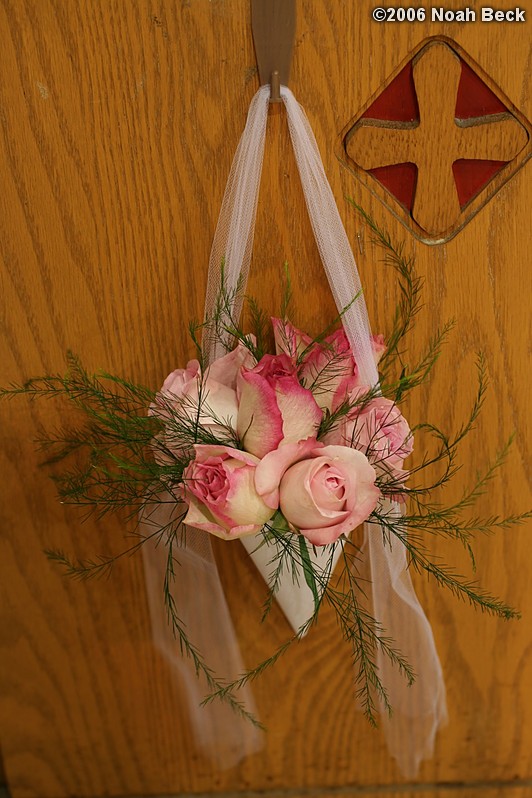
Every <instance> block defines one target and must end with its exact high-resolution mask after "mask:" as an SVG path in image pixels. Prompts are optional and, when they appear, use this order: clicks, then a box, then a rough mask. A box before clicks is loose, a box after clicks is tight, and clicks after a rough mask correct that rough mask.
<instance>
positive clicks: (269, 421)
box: [237, 354, 323, 457]
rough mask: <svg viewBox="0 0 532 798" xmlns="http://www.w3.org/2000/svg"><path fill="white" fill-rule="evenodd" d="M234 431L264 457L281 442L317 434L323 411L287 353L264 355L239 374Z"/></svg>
mask: <svg viewBox="0 0 532 798" xmlns="http://www.w3.org/2000/svg"><path fill="white" fill-rule="evenodd" d="M237 387H238V391H239V407H238V419H237V432H238V435H239V437H240V440H241V442H242V446H243V448H244V449H245V450H246V451H247V452H251V453H252V454H254V455H256V456H257V457H263V456H264V455H265V454H267V453H268V452H271V451H272V450H273V449H276V448H277V447H278V446H279V444H280V443H282V442H283V443H292V442H297V441H299V440H304V439H305V438H308V437H311V436H314V437H315V436H316V434H317V430H318V427H319V425H320V422H321V419H322V416H323V414H322V411H321V410H320V408H319V407H318V405H317V404H316V401H315V399H314V397H313V396H312V393H311V392H310V391H308V390H306V389H305V388H303V386H302V385H301V383H300V382H299V380H298V378H297V370H296V365H295V363H294V362H293V361H292V360H291V359H290V357H289V356H288V355H285V354H282V355H264V357H262V358H261V359H260V361H259V363H258V364H257V365H256V366H255V367H254V368H253V369H246V368H245V367H244V368H242V369H241V372H240V375H239V378H238V384H237Z"/></svg>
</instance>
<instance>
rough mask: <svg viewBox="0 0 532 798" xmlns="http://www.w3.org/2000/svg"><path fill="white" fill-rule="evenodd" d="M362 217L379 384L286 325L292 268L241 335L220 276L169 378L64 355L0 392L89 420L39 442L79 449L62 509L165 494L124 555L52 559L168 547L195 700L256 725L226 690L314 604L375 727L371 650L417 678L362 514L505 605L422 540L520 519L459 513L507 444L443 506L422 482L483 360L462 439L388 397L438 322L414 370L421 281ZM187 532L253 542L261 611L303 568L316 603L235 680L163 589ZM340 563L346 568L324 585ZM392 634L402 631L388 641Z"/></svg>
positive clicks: (443, 448) (421, 368)
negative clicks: (367, 572)
mask: <svg viewBox="0 0 532 798" xmlns="http://www.w3.org/2000/svg"><path fill="white" fill-rule="evenodd" d="M359 210H360V209H359ZM365 219H366V222H367V223H368V224H369V225H370V227H371V230H372V232H373V235H374V239H375V241H376V242H377V243H378V244H380V245H381V246H383V247H384V248H385V250H386V254H387V261H388V263H390V264H391V265H392V266H394V267H395V268H396V270H397V273H398V275H399V280H400V287H401V297H402V298H401V302H400V305H399V307H398V308H397V311H396V314H395V320H394V325H393V329H392V331H391V332H390V335H389V337H388V341H387V343H385V341H384V338H383V336H380V335H379V336H374V337H373V339H372V350H373V355H374V359H375V363H378V364H379V367H380V374H381V384H380V388H377V387H375V386H369V385H366V384H364V382H363V381H362V380H361V378H360V374H359V370H358V366H357V363H356V361H355V359H354V358H353V355H352V352H351V349H350V346H349V343H348V341H347V338H346V335H345V332H344V330H343V328H342V327H341V326H340V327H339V328H338V329H336V330H335V331H333V332H331V328H328V329H327V330H325V331H324V332H323V333H322V334H320V335H318V336H316V337H314V338H312V337H311V336H310V335H308V334H307V333H305V332H302V331H300V330H298V329H297V328H296V327H294V326H293V324H292V323H291V322H290V321H289V320H288V317H287V311H288V306H289V300H290V285H289V275H288V272H287V289H286V294H285V299H284V302H283V307H282V312H281V316H280V317H279V318H274V319H272V320H271V331H270V322H269V320H268V319H267V318H266V317H265V315H264V314H263V312H262V311H261V310H260V309H259V307H258V306H257V304H256V303H255V302H254V301H253V300H248V308H249V316H250V327H251V330H250V331H249V332H248V331H245V330H244V329H242V328H241V326H240V325H239V323H238V322H237V320H235V319H234V318H233V316H232V308H233V307H234V303H235V296H234V295H233V293H232V292H228V291H227V290H226V289H225V288H224V281H223V279H222V288H221V290H220V293H219V295H218V299H217V303H216V308H215V312H214V313H213V316H212V317H211V318H209V319H207V321H206V322H205V323H204V324H201V325H198V324H195V323H193V324H191V327H190V331H191V335H192V339H193V341H194V344H195V346H196V349H197V357H196V359H195V360H191V361H190V362H189V363H188V364H187V365H186V367H185V368H179V369H177V370H175V371H173V372H172V373H171V374H170V375H169V376H168V377H167V378H166V380H165V381H164V384H163V386H162V388H161V389H160V390H159V391H157V392H154V391H151V390H150V389H148V388H145V387H142V386H139V385H136V384H132V383H130V382H127V381H125V380H123V379H121V378H119V377H116V376H113V375H110V374H105V373H101V374H98V375H90V374H88V373H87V372H86V371H85V370H84V369H83V367H82V365H81V364H80V362H79V360H78V359H76V358H75V357H73V356H72V355H71V356H69V371H68V372H67V374H66V375H65V376H48V377H43V378H38V379H32V380H29V381H28V382H26V383H25V384H24V385H21V386H11V387H10V388H8V389H5V390H3V391H2V392H1V395H3V396H5V397H12V396H14V395H16V394H24V395H27V396H31V397H40V396H59V397H66V398H67V399H68V400H70V401H71V402H72V403H73V405H74V406H75V407H76V408H78V409H79V410H80V411H81V413H82V415H83V416H84V419H85V422H86V423H85V425H84V426H82V427H76V428H74V429H66V430H64V432H63V433H62V434H57V435H55V436H54V437H53V438H52V439H49V440H44V441H42V445H43V446H44V447H45V448H47V449H49V450H50V456H49V458H48V461H47V462H49V463H57V462H59V461H63V460H64V459H65V458H66V457H73V458H74V459H75V460H76V458H77V460H76V462H75V464H74V466H73V467H72V468H70V469H68V470H62V471H61V472H60V473H59V474H57V475H55V480H56V483H57V486H58V489H59V495H60V497H61V500H62V501H63V502H64V503H71V504H75V505H78V506H82V507H88V508H90V509H94V510H95V511H96V512H97V513H99V514H103V513H106V512H109V511H114V510H120V509H123V508H126V509H127V510H129V511H130V512H131V514H132V515H135V516H137V515H138V514H139V513H141V514H142V515H143V517H144V521H146V519H147V518H148V519H149V516H150V510H149V508H150V507H153V506H157V505H158V504H160V503H161V502H169V503H170V504H171V505H172V508H173V509H175V512H173V513H172V517H171V521H170V522H169V523H168V524H166V525H160V524H157V523H156V524H154V526H153V528H152V529H150V528H149V526H148V525H147V524H146V523H144V524H143V527H142V530H141V531H137V535H138V538H137V539H136V541H135V543H134V545H133V546H132V547H130V548H128V549H127V550H126V551H125V552H123V553H122V554H120V555H118V557H117V556H113V557H110V558H104V557H102V558H98V559H96V560H93V561H88V562H74V561H72V560H70V559H69V558H67V557H66V556H65V555H64V554H63V553H61V552H57V551H51V552H47V554H48V556H49V557H50V558H52V559H53V560H55V561H57V562H59V563H60V564H61V565H63V566H65V568H66V569H67V572H68V573H69V574H70V575H72V576H76V577H81V578H87V577H93V576H97V575H101V574H103V573H105V572H107V571H108V570H109V568H110V567H111V566H112V564H113V563H114V562H115V561H116V560H117V559H118V558H119V557H121V556H123V555H124V554H131V553H132V552H133V551H136V550H138V549H140V548H141V547H142V546H145V545H146V544H147V543H148V541H152V542H158V543H160V545H162V546H165V547H166V548H167V551H168V557H167V574H166V578H165V580H164V585H165V591H164V596H165V602H166V606H167V610H168V615H169V620H170V624H171V626H172V627H173V630H174V633H175V635H176V636H177V637H178V638H179V640H180V642H181V645H182V648H183V650H184V651H185V653H187V654H188V655H189V656H191V657H192V658H193V660H194V664H195V666H196V670H197V672H201V673H203V675H204V676H206V677H207V682H208V685H209V688H210V695H209V696H208V698H207V700H212V699H213V698H219V699H223V700H226V701H228V702H229V703H230V704H231V705H232V706H233V707H234V708H235V709H236V710H238V711H239V712H240V713H243V714H245V715H247V716H249V717H250V718H251V719H252V720H253V719H254V718H253V717H252V716H251V715H250V713H248V712H247V710H246V709H245V708H244V707H243V706H242V704H241V702H240V701H239V700H238V698H237V696H236V694H235V690H237V689H238V688H239V687H242V686H243V685H244V684H245V683H246V682H248V681H249V680H250V679H252V678H253V677H254V676H256V675H257V674H258V673H260V672H261V671H262V670H264V668H265V667H266V666H267V665H269V664H273V663H274V662H275V661H276V660H277V659H278V658H279V656H280V655H281V654H282V653H283V651H284V650H285V649H286V648H287V646H288V645H289V644H290V643H291V642H292V640H294V639H297V638H299V637H302V636H303V635H304V634H305V633H306V632H307V631H308V629H309V627H310V626H311V624H313V623H314V622H315V621H316V619H317V617H318V615H319V613H320V610H321V607H322V606H323V605H324V604H330V605H331V606H332V607H333V609H334V611H335V613H336V616H337V619H338V622H339V624H340V627H341V630H342V633H343V636H344V637H345V638H346V639H347V640H348V641H349V642H350V644H351V646H352V649H353V657H354V661H355V664H356V666H357V674H356V682H357V693H358V696H359V699H360V700H361V703H362V705H363V708H364V711H365V713H366V715H367V716H368V718H369V719H370V721H372V722H373V721H374V719H375V711H376V709H377V708H378V706H379V705H384V707H385V708H387V709H390V705H389V700H388V695H387V690H386V684H384V683H383V680H382V673H381V672H380V671H379V668H378V666H377V664H376V662H377V660H376V656H375V654H376V652H379V654H381V655H385V656H386V657H387V658H388V660H389V661H390V662H391V663H392V664H393V665H394V666H396V667H397V668H398V669H399V671H400V672H401V673H402V674H403V675H404V677H405V678H406V680H407V681H408V682H412V681H413V679H414V673H413V672H412V668H411V666H410V664H409V662H407V661H406V659H405V658H404V657H403V656H402V654H401V653H400V651H399V649H400V647H401V645H400V637H401V629H388V628H383V626H382V623H381V619H380V618H379V617H373V615H372V614H371V613H370V612H369V611H368V609H367V608H366V606H365V602H364V584H363V580H362V578H361V577H360V574H359V560H360V547H361V541H360V538H359V537H358V536H357V533H356V529H357V527H358V526H359V525H360V524H362V523H366V530H367V531H368V534H369V535H370V536H378V537H379V538H380V543H381V544H382V545H383V546H384V547H385V548H386V547H389V548H390V549H393V548H394V547H397V546H400V547H401V550H403V547H404V550H405V551H406V553H407V556H408V559H409V562H410V565H411V566H413V567H414V568H416V569H418V570H422V571H425V572H427V573H428V574H429V575H430V576H432V577H433V578H435V579H436V581H437V582H438V583H439V584H440V585H442V586H445V587H447V588H449V589H450V590H451V591H452V592H453V593H455V594H456V595H457V596H459V597H461V598H464V599H466V600H467V601H469V602H471V603H472V604H474V605H475V606H477V607H479V608H480V609H482V610H487V611H489V612H492V613H494V614H497V615H500V616H503V617H504V618H511V617H514V616H516V615H517V613H516V612H515V610H513V609H511V608H510V607H508V606H507V605H506V604H504V603H503V602H502V601H500V600H499V599H497V598H495V597H493V596H491V595H489V594H487V593H486V592H484V591H483V590H482V589H480V588H479V587H478V585H477V584H476V583H473V582H470V581H467V580H465V579H463V578H462V577H460V576H458V575H457V574H455V573H454V572H453V571H452V569H450V568H449V567H447V566H444V565H441V564H438V563H437V562H435V561H434V560H433V559H432V558H431V556H430V553H429V551H428V549H427V546H426V543H425V540H424V539H423V535H426V534H428V535H443V536H446V537H448V538H451V539H454V540H457V541H458V542H459V543H461V544H463V545H464V546H465V547H466V549H467V550H468V552H470V553H471V556H472V550H471V541H472V538H473V536H474V535H475V533H477V532H487V531H490V530H493V529H496V528H502V527H508V526H511V525H513V524H517V523H519V522H521V521H522V520H523V519H524V518H525V517H526V515H527V514H526V515H520V516H511V517H508V518H496V517H493V518H488V519H482V518H478V517H475V518H464V516H463V511H464V510H465V509H467V508H469V507H470V506H471V505H472V504H473V503H474V501H475V499H476V498H477V497H478V496H479V495H480V494H482V492H483V490H484V487H485V485H486V482H487V481H488V480H490V479H491V478H492V476H493V474H494V471H495V469H496V468H497V467H499V466H500V465H501V463H502V462H503V459H504V456H505V453H506V450H505V451H503V452H502V453H501V454H500V455H499V456H498V457H497V459H496V461H495V463H494V464H493V465H492V466H490V467H489V468H488V469H487V471H486V473H485V475H484V476H483V477H481V478H479V479H478V480H477V481H476V482H475V483H474V484H473V486H472V487H471V489H470V490H469V491H467V492H466V493H464V495H463V497H462V499H461V500H460V501H458V502H456V503H453V504H451V505H450V506H445V505H444V504H442V503H439V502H438V503H435V501H434V499H433V493H434V491H435V490H436V489H441V488H442V487H443V486H445V485H446V484H447V483H448V482H449V481H450V480H451V479H452V477H453V475H454V474H455V472H456V466H455V458H456V452H457V447H458V445H459V443H460V442H461V441H462V440H463V438H464V437H465V435H467V434H468V433H469V432H470V430H471V429H472V427H473V424H474V422H475V419H476V418H477V416H478V413H479V411H480V408H481V405H482V398H483V395H484V391H485V387H486V383H485V371H484V366H483V362H482V359H480V360H479V363H478V373H479V386H478V393H477V396H476V398H475V401H474V403H473V407H472V410H471V413H470V416H469V418H468V419H467V421H466V423H465V424H464V426H463V427H462V428H461V429H460V431H459V432H458V433H456V434H455V435H454V436H448V435H446V434H444V433H443V432H442V431H441V430H439V429H437V428H436V427H434V426H432V425H429V424H428V423H427V422H426V421H425V422H423V423H422V424H418V425H417V426H415V427H413V428H411V427H410V426H409V423H408V422H407V421H406V419H405V418H404V417H403V415H402V413H401V410H400V404H401V402H402V401H403V400H404V398H405V397H406V395H407V394H408V392H409V391H410V390H411V389H413V388H415V387H416V386H418V385H420V384H421V383H423V382H424V381H425V380H426V379H427V377H428V375H429V373H430V371H431V369H432V367H433V365H434V363H435V361H436V359H437V357H438V354H439V352H440V347H441V344H442V343H443V341H444V339H445V337H446V335H447V333H448V331H449V326H447V327H446V328H445V329H444V330H443V331H441V332H440V333H439V334H438V335H437V336H436V338H435V339H434V340H433V341H432V342H431V343H430V344H429V346H428V348H427V351H426V353H425V355H424V356H423V357H422V359H421V360H420V362H419V363H418V364H417V365H416V366H414V367H413V368H411V369H408V368H407V367H406V366H405V365H404V359H403V356H402V355H401V349H400V343H401V341H402V339H403V337H404V335H405V333H406V332H407V331H408V329H409V327H410V325H411V322H412V319H413V317H414V315H415V313H416V312H417V310H418V307H419V291H420V281H419V279H418V278H417V277H416V276H415V273H414V270H413V264H412V262H411V261H409V260H408V259H406V258H405V257H404V256H403V254H402V252H401V251H400V250H397V249H396V248H394V246H393V244H392V243H391V241H390V239H389V237H388V236H387V235H386V234H385V233H383V232H382V231H381V230H379V229H378V228H377V227H376V225H375V224H374V223H373V222H372V221H371V220H370V219H368V218H367V217H365ZM239 290H240V289H239V288H237V289H236V291H239ZM354 299H356V298H354ZM341 316H342V314H340V316H339V317H338V319H336V320H335V322H334V323H333V325H331V327H332V326H334V325H335V324H338V323H339V322H340V321H341ZM200 330H201V331H202V335H203V339H204V340H203V346H202V345H201V344H200V342H199V336H198V333H199V331H200ZM229 338H230V339H231V340H233V342H234V343H233V345H231V344H226V348H227V351H226V354H224V355H223V356H221V357H219V358H217V359H215V360H214V361H213V362H212V363H210V365H207V364H206V362H205V359H204V354H203V353H204V351H205V343H206V342H207V343H212V342H213V341H218V342H219V341H227V340H228V339H229ZM270 341H271V342H272V343H273V346H272V347H270ZM394 363H395V365H396V368H395V371H396V372H397V371H398V372H399V376H397V377H396V378H393V377H392V374H393V372H394ZM421 432H429V433H430V436H431V437H432V439H433V441H435V444H436V445H435V447H434V451H433V453H432V454H429V453H428V452H427V453H426V454H425V455H424V456H423V457H422V458H421V462H420V463H419V464H418V465H416V466H414V467H410V468H408V466H407V465H406V463H405V461H406V460H407V458H408V457H409V455H410V454H411V453H412V450H413V447H414V442H415V438H416V436H417V435H418V433H420V434H421ZM80 454H81V455H82V457H81V458H80V457H79V455H80ZM437 466H439V475H438V477H437V478H436V480H435V481H434V480H433V481H432V482H431V483H430V484H424V483H423V478H422V477H423V474H424V473H425V472H426V471H427V470H429V472H430V474H433V473H435V468H436V467H437ZM189 528H194V529H195V530H201V531H202V534H204V535H216V536H217V537H219V538H223V539H224V540H235V539H237V538H242V539H244V538H250V537H251V539H252V544H251V546H248V550H250V551H253V550H255V549H259V548H263V549H265V550H266V551H267V562H268V563H269V565H270V569H269V571H270V573H269V598H268V600H267V602H266V606H265V612H264V617H263V620H264V618H265V617H266V616H267V614H268V610H269V608H270V606H271V603H272V600H273V598H274V597H275V596H276V592H277V590H278V587H279V583H280V580H281V579H282V578H286V572H288V573H289V575H290V578H291V579H292V580H293V581H294V583H295V584H296V585H298V584H299V581H300V578H301V582H302V583H301V584H300V585H299V588H298V589H301V590H304V591H307V593H308V595H309V596H311V597H312V603H311V607H312V609H311V612H310V614H309V616H308V617H307V618H305V619H304V622H303V623H302V624H301V625H300V626H299V628H297V629H296V634H295V636H294V637H293V638H291V639H290V640H288V641H287V642H286V643H285V644H283V646H282V647H281V648H280V649H279V650H278V651H277V652H275V653H274V654H273V656H272V657H271V658H269V659H268V660H267V661H265V662H262V663H260V664H259V665H258V666H257V667H255V668H253V669H252V670H250V671H247V672H246V673H244V674H243V675H240V676H239V677H238V678H237V679H236V680H235V681H233V682H231V683H228V682H223V681H221V680H219V679H218V677H217V676H215V675H214V674H213V673H212V672H211V671H210V669H209V666H208V663H207V662H206V660H205V659H204V657H203V654H202V653H201V652H199V651H198V650H197V649H196V648H195V647H194V643H193V640H191V639H190V637H189V635H190V634H191V633H192V632H193V630H187V629H186V628H185V627H184V625H183V623H182V622H181V621H180V608H179V607H177V606H176V605H175V602H174V601H173V598H172V580H173V577H174V575H175V569H176V568H178V567H179V566H178V565H176V562H177V561H178V559H179V557H178V555H176V551H177V550H178V548H179V547H181V546H186V536H187V529H189ZM146 530H149V531H146ZM338 560H340V562H341V566H340V568H339V573H337V574H336V576H335V579H334V580H333V579H331V576H332V570H333V567H334V566H335V564H336V563H337V561H338ZM389 634H391V635H394V636H397V638H399V644H398V648H396V646H395V644H394V643H393V642H392V641H391V639H390V637H389ZM420 677H421V678H422V677H423V674H420Z"/></svg>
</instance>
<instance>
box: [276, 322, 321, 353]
mask: <svg viewBox="0 0 532 798" xmlns="http://www.w3.org/2000/svg"><path fill="white" fill-rule="evenodd" d="M271 321H272V327H273V337H274V340H275V351H276V353H277V354H278V355H288V356H289V357H290V358H292V360H297V358H298V357H299V356H300V355H301V354H302V353H303V352H304V351H305V349H306V348H307V347H308V346H310V344H311V343H312V338H311V337H310V335H307V334H306V333H304V332H302V331H301V330H298V329H297V327H294V325H293V324H291V322H289V321H287V320H286V319H284V320H283V319H276V318H272V320H271Z"/></svg>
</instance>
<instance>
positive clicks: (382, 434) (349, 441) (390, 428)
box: [327, 389, 414, 469]
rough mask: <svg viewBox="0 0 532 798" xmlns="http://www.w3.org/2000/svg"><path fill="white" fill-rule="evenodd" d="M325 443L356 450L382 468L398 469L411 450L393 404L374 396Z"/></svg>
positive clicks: (402, 420) (407, 430) (408, 435)
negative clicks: (329, 441)
mask: <svg viewBox="0 0 532 798" xmlns="http://www.w3.org/2000/svg"><path fill="white" fill-rule="evenodd" d="M365 390H367V389H365ZM363 394H364V390H360V391H359V395H360V396H363ZM327 440H334V442H335V443H341V444H343V445H345V446H352V447H353V448H355V449H359V450H360V451H362V452H364V454H366V456H367V457H368V459H369V460H370V461H371V462H372V463H379V464H381V465H382V466H383V468H385V469H386V467H388V469H396V468H401V467H402V464H403V460H404V459H405V458H406V457H408V455H409V454H411V453H412V450H413V448H414V438H413V435H412V433H411V432H410V427H409V426H408V423H407V421H406V419H405V418H404V416H403V415H402V414H401V411H400V410H399V408H398V407H397V405H396V404H395V403H394V402H392V400H391V399H385V398H384V396H377V397H375V399H372V400H371V401H370V402H368V404H366V405H363V406H362V407H361V408H360V409H357V408H356V407H355V408H354V409H353V411H352V412H351V413H350V414H349V415H348V416H347V417H346V418H345V420H344V421H343V422H342V424H341V425H340V427H339V429H338V430H337V431H336V434H335V433H334V432H333V433H331V436H327Z"/></svg>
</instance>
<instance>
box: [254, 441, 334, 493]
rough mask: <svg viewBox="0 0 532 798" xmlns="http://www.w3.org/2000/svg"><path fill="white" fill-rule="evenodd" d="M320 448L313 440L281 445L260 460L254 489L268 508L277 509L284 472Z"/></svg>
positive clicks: (319, 444)
mask: <svg viewBox="0 0 532 798" xmlns="http://www.w3.org/2000/svg"><path fill="white" fill-rule="evenodd" d="M321 446H322V444H321V443H318V441H317V440H316V439H315V438H308V439H307V440H305V441H298V442H297V443H283V444H282V445H281V446H279V448H278V449H275V450H274V451H273V452H268V454H267V455H265V456H264V457H263V458H262V460H261V461H260V463H259V464H258V465H257V468H256V470H255V489H256V491H257V493H258V494H259V496H262V498H263V499H264V501H265V503H266V504H267V505H268V507H273V508H275V509H277V507H279V483H280V481H281V479H282V477H283V474H284V473H285V471H286V470H287V469H288V468H290V466H292V465H293V464H294V463H297V461H298V460H302V459H303V458H305V457H308V456H309V454H310V453H311V452H313V451H315V450H319V449H320V448H321Z"/></svg>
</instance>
